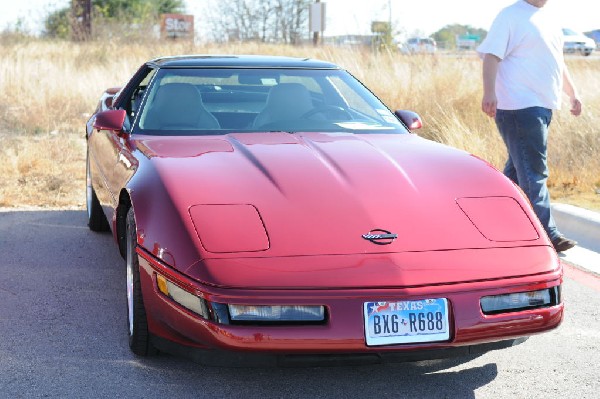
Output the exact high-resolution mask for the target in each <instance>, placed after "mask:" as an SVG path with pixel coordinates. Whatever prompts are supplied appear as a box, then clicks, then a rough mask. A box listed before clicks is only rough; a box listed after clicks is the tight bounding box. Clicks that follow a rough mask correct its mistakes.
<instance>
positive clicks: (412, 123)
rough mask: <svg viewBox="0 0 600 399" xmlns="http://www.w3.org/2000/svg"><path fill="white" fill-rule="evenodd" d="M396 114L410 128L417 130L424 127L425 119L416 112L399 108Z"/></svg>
mask: <svg viewBox="0 0 600 399" xmlns="http://www.w3.org/2000/svg"><path fill="white" fill-rule="evenodd" d="M394 114H395V115H396V116H397V117H398V119H400V120H401V121H402V123H404V124H405V125H406V127H408V129H409V130H416V129H420V128H422V127H423V121H422V120H421V117H420V116H419V114H417V113H416V112H412V111H406V110H403V109H399V110H397V111H396V112H394Z"/></svg>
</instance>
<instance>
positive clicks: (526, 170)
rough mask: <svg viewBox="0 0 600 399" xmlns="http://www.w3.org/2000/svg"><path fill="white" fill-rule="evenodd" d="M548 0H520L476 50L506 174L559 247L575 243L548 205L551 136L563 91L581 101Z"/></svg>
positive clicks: (575, 106)
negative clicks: (561, 229)
mask: <svg viewBox="0 0 600 399" xmlns="http://www.w3.org/2000/svg"><path fill="white" fill-rule="evenodd" d="M546 2H547V0H518V1H517V2H516V3H514V4H513V5H511V6H509V7H506V8H505V9H503V10H502V11H500V13H499V14H498V16H497V17H496V19H495V20H494V22H493V24H492V27H491V28H490V31H489V33H488V35H487V37H486V38H485V40H484V41H483V43H481V45H480V46H479V48H478V49H477V51H478V52H479V53H480V54H481V55H482V56H483V100H482V102H481V108H482V110H483V112H485V113H486V114H487V115H489V116H490V117H493V118H495V120H496V126H497V127H498V130H499V131H500V135H501V136H502V139H503V140H504V143H505V144H506V147H507V149H508V160H507V162H506V165H505V167H504V174H505V175H506V176H508V177H509V178H510V179H511V180H513V181H514V182H515V183H516V184H518V185H519V187H521V189H522V190H523V191H524V192H525V194H526V195H527V197H528V198H529V200H530V202H531V204H532V206H533V209H534V211H535V213H536V214H537V216H538V218H539V219H540V221H541V222H542V225H543V226H544V229H545V230H546V233H547V234H548V236H549V237H550V240H551V241H552V244H553V245H554V248H555V249H556V251H557V252H562V251H565V250H567V249H569V248H572V247H574V246H575V245H576V244H577V243H576V242H575V241H573V240H570V239H568V238H566V237H564V236H563V235H562V234H560V233H559V231H558V229H557V228H556V224H555V222H554V218H553V217H552V213H551V210H550V196H549V194H548V187H547V185H546V181H547V179H548V165H547V161H546V158H547V139H548V126H549V125H550V121H551V120H552V111H553V110H558V109H560V103H561V92H562V91H564V92H565V93H566V94H567V95H568V96H569V99H570V102H571V113H572V114H573V115H575V116H578V115H580V114H581V107H582V105H581V101H580V100H579V96H578V94H577V90H576V89H575V86H574V85H573V81H572V80H571V76H570V75H569V71H568V70H567V67H566V65H565V62H564V58H563V38H562V31H561V29H560V26H558V25H556V24H555V23H554V22H553V20H552V19H551V18H550V16H549V15H548V14H547V11H546V10H543V9H542V8H543V7H544V5H545V4H546Z"/></svg>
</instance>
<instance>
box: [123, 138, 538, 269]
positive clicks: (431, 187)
mask: <svg viewBox="0 0 600 399" xmlns="http://www.w3.org/2000/svg"><path fill="white" fill-rule="evenodd" d="M135 145H136V147H137V149H138V150H139V151H141V152H142V153H143V157H141V158H144V159H145V160H144V162H143V164H146V163H148V164H150V165H147V166H144V175H145V176H146V179H150V180H154V181H155V182H156V181H159V182H160V183H162V184H154V187H160V188H155V189H154V190H155V191H156V190H161V191H163V192H162V193H156V192H155V193H151V195H152V196H154V197H156V198H159V197H161V196H162V197H164V198H167V199H168V201H166V200H163V201H162V202H163V204H162V208H163V210H162V211H161V212H160V215H159V214H157V212H156V211H152V205H151V204H145V205H144V207H145V208H146V210H145V211H144V213H145V214H147V215H148V216H147V217H145V218H142V220H138V226H141V229H143V235H144V237H145V240H146V244H145V245H146V247H147V249H148V250H149V251H151V252H153V253H155V255H156V254H157V253H167V254H168V258H166V259H165V260H168V261H169V262H168V263H176V262H175V258H178V257H177V255H176V254H177V253H184V252H185V253H186V254H187V255H185V259H182V257H181V256H179V264H180V265H182V266H183V267H186V266H189V265H190V264H191V263H193V262H194V261H197V260H202V259H214V258H240V257H289V256H310V255H343V254H366V253H402V252H423V251H441V250H456V249H466V248H471V249H472V248H480V249H482V248H494V247H515V246H534V245H548V241H547V237H545V235H544V234H540V233H538V232H540V231H542V230H541V228H540V226H539V222H538V221H537V219H536V218H535V217H534V216H533V215H532V213H531V210H530V207H529V205H528V204H527V203H526V202H525V201H524V200H523V199H522V197H521V195H520V193H519V191H518V190H517V189H516V188H515V186H514V185H513V184H512V183H511V182H509V180H508V179H506V178H505V177H504V176H503V175H502V174H501V173H499V172H498V171H497V170H496V169H494V168H493V167H491V166H490V165H489V164H487V163H486V162H484V161H482V160H480V159H478V158H476V157H474V156H471V155H469V154H467V153H465V152H463V151H459V150H456V149H453V148H450V147H447V146H444V145H441V144H439V143H435V142H432V141H429V140H425V139H422V138H420V137H418V136H416V135H412V134H401V135H392V134H363V135H361V134H345V133H296V134H289V133H272V132H271V133H240V134H228V135H223V136H201V137H198V136H195V137H150V136H143V138H139V139H137V142H136V143H135ZM150 170H151V171H152V172H149V171H150ZM165 207H170V208H173V209H167V210H165ZM137 214H138V210H137V209H136V215H137ZM161 215H171V216H169V220H167V216H161ZM161 217H163V218H164V219H161ZM150 218H151V219H152V222H150V221H149V219H150ZM173 218H178V219H179V220H180V221H181V223H182V225H183V226H184V230H186V231H187V233H186V234H187V239H188V240H189V244H182V242H186V240H184V239H179V238H178V237H177V235H178V233H177V232H173V231H168V230H174V229H169V228H168V227H166V226H169V225H170V224H172V223H173V222H172V220H171V219H173ZM388 233H389V234H394V235H396V236H397V238H395V239H393V240H392V239H372V237H369V236H376V235H377V234H388ZM386 237H389V236H386ZM183 245H188V246H189V245H191V246H193V247H194V248H193V250H191V249H189V248H186V249H184V250H178V249H177V248H181V246H183ZM193 258H196V259H193Z"/></svg>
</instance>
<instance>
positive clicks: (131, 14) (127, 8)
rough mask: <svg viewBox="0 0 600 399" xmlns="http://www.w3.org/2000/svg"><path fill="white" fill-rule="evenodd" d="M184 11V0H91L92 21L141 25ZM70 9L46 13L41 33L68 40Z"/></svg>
mask: <svg viewBox="0 0 600 399" xmlns="http://www.w3.org/2000/svg"><path fill="white" fill-rule="evenodd" d="M184 9H185V6H184V1H183V0H92V15H93V18H92V19H93V20H96V19H98V20H101V21H108V22H111V23H112V22H120V23H123V24H140V23H146V22H155V21H156V20H157V19H158V17H159V15H160V14H168V13H179V12H183V11H184ZM71 17H72V16H71V7H70V6H69V7H65V8H61V9H58V10H56V11H53V12H51V13H50V14H48V15H47V16H46V18H45V20H44V27H45V30H44V34H45V36H49V37H56V38H61V39H64V38H68V37H69V36H70V32H71Z"/></svg>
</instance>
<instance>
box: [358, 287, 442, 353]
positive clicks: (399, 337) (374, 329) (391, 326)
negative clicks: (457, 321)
mask: <svg viewBox="0 0 600 399" xmlns="http://www.w3.org/2000/svg"><path fill="white" fill-rule="evenodd" d="M363 311H364V317H365V337H366V340H367V345H370V346H376V345H392V344H412V343H421V342H438V341H447V340H449V339H450V328H449V323H448V300H447V299H446V298H436V299H422V300H419V301H394V302H365V303H364V308H363Z"/></svg>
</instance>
